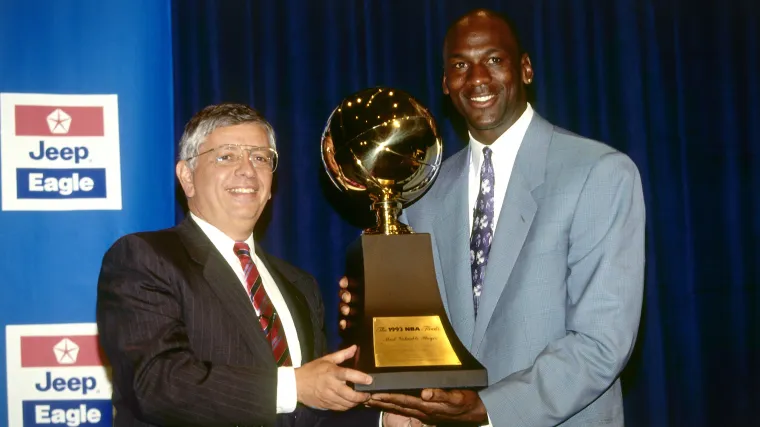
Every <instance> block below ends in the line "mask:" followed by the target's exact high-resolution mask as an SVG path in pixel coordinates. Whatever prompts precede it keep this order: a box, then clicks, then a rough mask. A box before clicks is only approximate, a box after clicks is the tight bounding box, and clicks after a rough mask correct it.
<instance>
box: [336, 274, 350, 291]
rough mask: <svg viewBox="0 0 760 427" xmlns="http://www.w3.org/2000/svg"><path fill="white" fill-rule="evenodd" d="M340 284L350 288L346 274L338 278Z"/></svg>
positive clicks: (342, 286) (344, 287)
mask: <svg viewBox="0 0 760 427" xmlns="http://www.w3.org/2000/svg"><path fill="white" fill-rule="evenodd" d="M338 286H340V287H341V288H343V289H347V288H348V277H346V276H343V277H341V278H340V280H338Z"/></svg>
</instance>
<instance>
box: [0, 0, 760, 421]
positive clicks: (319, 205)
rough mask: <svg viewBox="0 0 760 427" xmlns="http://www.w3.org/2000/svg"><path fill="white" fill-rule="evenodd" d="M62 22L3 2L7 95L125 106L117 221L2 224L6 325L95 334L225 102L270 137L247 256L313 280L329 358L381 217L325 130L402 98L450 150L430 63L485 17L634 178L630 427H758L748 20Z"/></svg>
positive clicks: (294, 2) (108, 18) (314, 12)
mask: <svg viewBox="0 0 760 427" xmlns="http://www.w3.org/2000/svg"><path fill="white" fill-rule="evenodd" d="M62 3H65V4H66V7H51V6H50V4H49V2H44V1H30V0H26V1H22V0H17V1H10V2H8V1H5V2H0V35H2V37H1V38H0V91H2V92H35V93H38V92H42V93H117V94H118V95H119V114H120V128H121V161H122V164H121V166H122V190H123V205H124V209H123V210H122V211H114V212H107V211H99V212H87V211H83V212H0V249H2V250H3V255H4V259H3V261H2V264H1V266H0V325H4V324H15V323H46V322H50V323H60V322H70V321H92V320H93V319H94V296H95V294H94V292H95V283H96V278H97V270H98V267H99V263H100V259H101V256H102V254H103V252H104V250H105V249H106V247H107V246H108V245H109V244H110V243H111V242H112V241H113V240H114V239H115V238H116V237H117V236H119V235H121V234H124V233H127V232H131V231H136V230H138V229H139V230H146V229H155V228H159V227H163V226H167V225H170V224H172V223H174V222H176V221H177V220H178V219H179V218H181V217H182V213H181V210H179V209H177V210H176V212H175V207H174V206H175V200H174V192H175V187H174V181H173V159H174V154H173V150H174V146H175V143H176V136H178V135H179V132H181V129H182V126H183V125H184V123H185V122H186V121H187V120H188V119H189V118H190V116H191V115H192V114H193V113H194V112H196V111H197V110H199V109H200V108H202V107H203V106H205V105H207V104H210V103H216V102H221V101H238V102H245V103H248V104H251V105H252V106H254V107H255V108H258V109H260V110H261V111H263V112H264V114H265V115H266V117H267V118H269V119H270V120H271V121H272V123H273V124H274V126H275V129H276V131H277V133H278V137H279V142H278V148H279V149H280V152H281V164H280V167H279V168H278V171H277V174H276V175H277V177H276V193H275V196H274V197H273V200H272V203H271V206H270V208H269V209H268V210H267V216H266V217H265V218H264V219H263V221H262V224H261V225H262V227H260V230H258V232H259V237H260V238H261V239H262V241H263V243H264V245H265V247H267V249H268V250H270V251H271V252H273V253H275V254H276V255H279V256H282V257H284V258H285V259H288V260H289V261H291V262H293V263H294V264H297V265H299V266H301V267H303V268H305V269H306V270H308V271H310V272H312V273H313V274H314V275H315V276H316V277H317V278H318V279H319V281H320V283H321V286H322V289H323V294H324V297H325V302H326V306H327V312H328V319H327V324H328V327H329V330H328V334H329V337H330V339H331V341H330V342H331V343H332V345H333V346H335V345H336V344H337V334H336V328H335V313H336V288H337V285H336V281H337V279H338V277H340V276H341V275H342V272H343V253H344V250H345V247H346V246H347V244H348V243H349V242H350V241H352V240H353V239H354V238H355V237H356V235H357V233H358V231H359V227H360V226H362V225H366V224H367V223H368V222H369V221H371V218H372V217H371V214H370V212H369V211H368V210H367V209H366V207H365V206H361V205H357V204H352V203H349V202H346V201H345V200H344V199H343V198H341V197H340V196H339V195H338V194H336V190H334V189H333V188H332V187H331V185H330V184H329V183H328V182H327V180H326V176H325V174H324V172H323V170H322V166H321V163H320V160H319V136H320V134H321V132H322V129H323V127H324V124H325V121H326V120H327V117H328V115H329V113H330V111H331V110H332V109H333V108H334V107H335V105H337V103H338V102H339V101H340V100H341V99H342V98H343V97H344V96H346V95H348V94H350V93H352V92H355V91H357V90H359V89H362V88H365V87H368V86H374V85H386V86H393V87H398V88H400V89H403V90H406V91H408V92H410V93H412V94H413V95H415V96H416V97H417V98H418V99H420V100H421V101H422V102H423V103H424V104H426V105H427V106H428V107H430V109H431V110H432V111H433V113H434V115H435V117H436V118H437V120H438V122H439V126H440V127H441V130H442V131H443V134H444V138H445V139H444V141H445V154H446V155H447V156H448V155H451V154H452V153H453V152H455V151H456V150H458V149H459V148H461V147H462V146H463V145H464V141H463V140H462V139H461V134H458V133H457V131H456V130H457V129H459V128H458V126H457V122H456V117H455V115H454V114H452V113H451V107H450V106H449V105H448V103H447V101H446V100H445V98H444V97H443V95H442V94H441V91H440V76H441V59H440V53H441V43H442V39H443V35H444V33H445V30H446V27H447V26H448V25H449V23H450V22H451V21H452V20H453V19H455V18H456V17H457V16H458V15H460V14H461V13H463V12H465V11H467V10H468V9H470V8H472V7H476V6H483V7H491V8H494V9H497V10H501V11H504V12H507V13H508V14H510V15H511V16H512V17H513V18H514V20H515V21H516V22H517V25H518V27H519V30H520V31H521V33H522V39H523V42H524V45H525V47H526V48H527V50H528V52H529V53H530V54H531V58H532V60H533V66H534V69H535V70H536V76H535V79H534V84H533V91H534V92H533V94H532V95H533V104H534V107H535V108H536V110H537V111H538V112H539V113H540V114H542V115H543V116H544V117H547V118H548V119H549V120H550V121H552V122H553V123H555V124H557V125H560V126H563V127H566V128H568V129H570V130H572V131H575V132H577V133H580V134H582V135H585V136H588V137H592V138H597V139H600V140H602V141H605V142H608V143H609V144H611V145H612V146H614V147H617V148H618V149H620V150H622V151H624V152H626V153H628V154H629V155H630V156H631V157H632V158H633V160H634V161H635V162H636V164H637V165H638V167H639V169H640V171H641V173H642V178H643V184H644V190H645V196H646V202H647V214H648V218H647V283H646V298H645V306H644V313H643V317H642V324H641V328H640V335H639V340H638V344H637V347H636V351H635V354H634V356H633V359H632V360H631V362H630V363H629V366H628V368H627V369H626V371H625V372H624V375H623V377H624V378H623V386H624V389H625V403H626V418H627V424H628V425H633V426H666V425H672V426H713V425H720V426H734V425H747V424H752V420H754V419H756V418H757V417H756V415H755V412H756V411H755V408H757V407H758V406H760V391H759V388H758V386H757V384H758V382H759V381H760V369H759V368H758V366H757V363H756V361H757V360H760V292H759V289H760V121H758V118H759V117H760V101H759V100H760V83H759V82H758V78H757V76H758V75H760V65H759V64H758V59H759V58H760V46H759V44H760V41H759V36H760V34H758V32H759V30H758V28H760V6H758V2H757V1H755V0H722V1H718V0H709V1H702V2H692V1H687V0H608V1H601V0H598V1H597V0H574V1H570V0H558V1H550V0H535V1H530V2H514V1H508V0H501V1H500V0H482V1H480V2H478V3H477V4H475V3H473V2H472V1H469V0H418V1H402V0H365V1H359V0H332V1H330V0H319V1H315V0H260V1H247V0H218V1H212V0H206V1H200V0H196V1H189V0H182V1H180V0H176V1H174V2H171V3H170V2H169V0H162V1H149V0H143V1H131V2H127V1H124V2H100V1H94V0H93V1H84V0H81V1H73V0H72V1H70V2H62ZM116 3H118V4H116ZM172 77H173V78H174V80H172ZM40 248H43V251H40ZM40 256H43V257H45V264H44V266H42V267H40V266H38V265H37V264H35V262H37V261H36V260H38V259H39V257H40ZM2 343H3V341H0V350H2V345H3V344H2ZM4 356H5V352H4V351H0V366H3V365H4V359H3V358H4ZM3 375H4V371H3V370H2V369H0V402H2V401H4V400H5V399H4V393H5V389H4V387H2V383H3V380H4V377H3ZM4 410H5V407H4V405H2V404H0V420H2V419H5V417H4V414H5V413H4Z"/></svg>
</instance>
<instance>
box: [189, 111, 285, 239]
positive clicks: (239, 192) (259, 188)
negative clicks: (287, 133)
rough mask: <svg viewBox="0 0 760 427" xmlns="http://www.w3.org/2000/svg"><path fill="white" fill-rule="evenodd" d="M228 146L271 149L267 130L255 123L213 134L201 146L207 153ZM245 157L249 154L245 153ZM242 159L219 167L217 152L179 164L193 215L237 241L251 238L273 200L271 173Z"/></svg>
mask: <svg viewBox="0 0 760 427" xmlns="http://www.w3.org/2000/svg"><path fill="white" fill-rule="evenodd" d="M226 144H239V145H251V146H256V147H269V139H268V136H267V133H266V130H265V129H264V128H263V127H262V126H260V125H258V124H254V123H243V124H238V125H234V126H224V127H219V128H217V129H215V130H214V131H213V132H211V133H210V134H209V135H208V136H207V137H206V140H205V141H204V142H203V144H201V146H200V149H199V152H200V153H204V152H206V151H208V150H212V149H215V148H217V147H220V146H222V145H226ZM244 153H248V152H247V151H244ZM245 157H246V156H243V160H242V161H241V162H238V164H236V165H232V166H224V165H220V164H217V162H216V155H215V152H211V153H207V154H203V155H200V156H198V157H197V158H195V159H194V160H195V168H194V169H193V168H191V167H190V165H189V164H188V162H187V161H186V160H181V161H180V162H179V163H177V178H179V181H180V184H181V185H182V189H183V190H184V191H185V196H187V204H188V207H189V208H190V211H191V212H192V213H193V214H195V215H196V216H198V217H199V218H201V219H203V220H204V221H206V222H208V223H209V224H211V225H213V226H214V227H216V228H218V229H219V230H221V231H222V232H223V233H224V234H226V235H227V236H229V237H231V238H232V239H234V240H237V241H242V240H245V239H247V238H248V236H249V235H250V234H251V232H252V231H253V227H254V226H255V225H256V221H258V219H259V216H261V212H262V211H263V210H264V207H265V206H266V203H267V201H268V200H269V199H270V197H271V192H270V191H271V187H272V171H271V169H267V168H261V167H258V168H254V167H253V163H252V162H251V161H250V160H248V159H247V158H245Z"/></svg>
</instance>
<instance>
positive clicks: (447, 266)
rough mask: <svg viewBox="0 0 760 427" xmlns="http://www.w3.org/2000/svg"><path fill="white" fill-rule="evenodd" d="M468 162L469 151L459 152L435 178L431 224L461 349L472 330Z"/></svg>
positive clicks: (447, 301)
mask: <svg viewBox="0 0 760 427" xmlns="http://www.w3.org/2000/svg"><path fill="white" fill-rule="evenodd" d="M468 161H469V150H468V149H465V150H461V151H460V152H459V153H457V154H455V155H454V156H453V157H452V158H451V160H450V161H449V166H450V167H449V168H447V170H449V171H451V172H449V173H447V174H441V176H440V177H439V181H438V183H437V184H436V187H437V189H438V190H437V194H435V197H436V198H439V199H440V198H442V206H440V210H439V212H440V213H441V215H440V216H438V217H436V219H435V220H434V223H433V233H434V235H435V243H436V245H437V247H438V253H439V256H440V264H441V266H440V267H441V270H442V272H443V278H444V281H443V282H444V283H443V286H444V287H445V290H446V305H447V308H448V311H449V319H450V320H451V324H452V326H453V327H454V330H455V331H456V333H457V335H458V336H459V337H460V339H461V341H462V342H463V343H464V344H465V345H467V344H468V343H469V342H470V340H469V337H471V336H472V333H473V329H474V327H475V322H474V318H475V315H474V314H475V307H474V305H473V300H472V280H471V278H470V231H469V221H470V220H469V213H468V212H467V210H468V202H467V184H468V182H467V179H468V174H467V173H468ZM435 205H436V203H435V201H433V206H435ZM465 337H467V338H465Z"/></svg>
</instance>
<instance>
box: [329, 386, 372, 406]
mask: <svg viewBox="0 0 760 427" xmlns="http://www.w3.org/2000/svg"><path fill="white" fill-rule="evenodd" d="M335 392H336V393H337V394H338V395H339V396H340V397H342V398H343V399H346V400H348V401H349V402H351V403H353V404H354V405H358V404H360V403H365V402H367V401H368V400H369V399H370V394H369V393H363V392H360V391H354V390H353V389H352V388H351V387H349V386H347V385H341V386H340V387H338V388H337V389H336V390H335Z"/></svg>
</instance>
